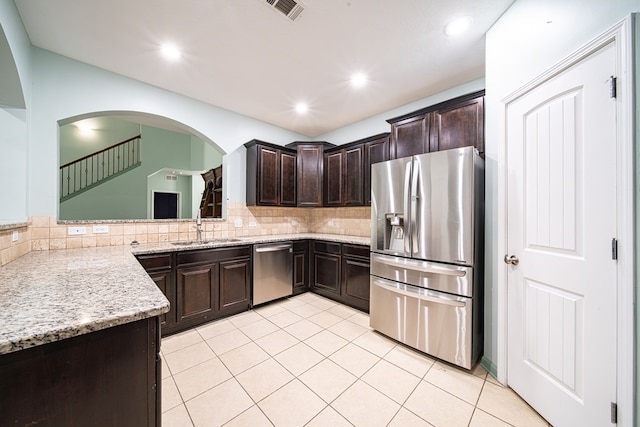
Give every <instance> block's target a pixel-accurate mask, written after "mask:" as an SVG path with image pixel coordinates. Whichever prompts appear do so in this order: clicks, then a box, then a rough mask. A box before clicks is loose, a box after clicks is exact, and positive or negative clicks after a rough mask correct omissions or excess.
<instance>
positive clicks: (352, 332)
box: [328, 320, 368, 341]
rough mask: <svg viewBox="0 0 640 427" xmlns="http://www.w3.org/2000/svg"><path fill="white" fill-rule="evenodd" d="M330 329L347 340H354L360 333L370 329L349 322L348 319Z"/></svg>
mask: <svg viewBox="0 0 640 427" xmlns="http://www.w3.org/2000/svg"><path fill="white" fill-rule="evenodd" d="M328 329H329V330H330V331H331V332H333V333H334V334H336V335H339V336H341V337H342V338H344V339H345V340H347V341H353V340H355V339H356V338H358V337H359V336H360V335H362V334H364V333H365V332H367V331H368V329H367V328H365V327H362V326H360V325H356V324H355V323H353V322H349V321H348V320H342V321H340V322H338V323H336V324H335V325H333V326H331V327H330V328H328Z"/></svg>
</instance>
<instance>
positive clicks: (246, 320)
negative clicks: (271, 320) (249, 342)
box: [228, 310, 264, 328]
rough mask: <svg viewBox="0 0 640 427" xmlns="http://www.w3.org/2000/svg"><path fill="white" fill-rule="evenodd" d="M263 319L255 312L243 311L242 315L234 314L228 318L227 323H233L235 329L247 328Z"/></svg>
mask: <svg viewBox="0 0 640 427" xmlns="http://www.w3.org/2000/svg"><path fill="white" fill-rule="evenodd" d="M262 319H264V317H262V316H260V315H259V314H258V313H256V312H255V311H253V310H251V311H245V312H244V313H240V314H236V315H235V316H231V317H229V318H228V320H229V322H231V323H233V324H234V325H235V326H236V327H237V328H241V327H243V326H247V325H249V324H251V323H253V322H257V321H258V320H262Z"/></svg>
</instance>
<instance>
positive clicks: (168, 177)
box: [164, 175, 178, 181]
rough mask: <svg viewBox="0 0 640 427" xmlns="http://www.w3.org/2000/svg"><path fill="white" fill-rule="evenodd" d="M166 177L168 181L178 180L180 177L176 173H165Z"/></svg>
mask: <svg viewBox="0 0 640 427" xmlns="http://www.w3.org/2000/svg"><path fill="white" fill-rule="evenodd" d="M164 179H166V180H167V181H177V180H178V177H177V176H175V175H165V176H164Z"/></svg>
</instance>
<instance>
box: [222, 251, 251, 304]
mask: <svg viewBox="0 0 640 427" xmlns="http://www.w3.org/2000/svg"><path fill="white" fill-rule="evenodd" d="M219 291H220V296H219V298H218V301H219V304H218V312H219V313H218V314H219V315H221V316H226V315H229V314H235V313H240V312H243V311H246V310H248V309H249V300H250V295H251V260H250V259H249V258H244V259H234V260H229V261H222V262H220V280H219Z"/></svg>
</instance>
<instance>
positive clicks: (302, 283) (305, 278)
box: [293, 240, 309, 295]
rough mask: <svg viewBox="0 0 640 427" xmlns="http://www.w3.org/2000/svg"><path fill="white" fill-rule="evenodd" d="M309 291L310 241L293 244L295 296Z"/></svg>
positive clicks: (299, 241) (298, 241)
mask: <svg viewBox="0 0 640 427" xmlns="http://www.w3.org/2000/svg"><path fill="white" fill-rule="evenodd" d="M308 290H309V241H308V240H297V241H294V242H293V295H299V294H301V293H304V292H307V291H308Z"/></svg>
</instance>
